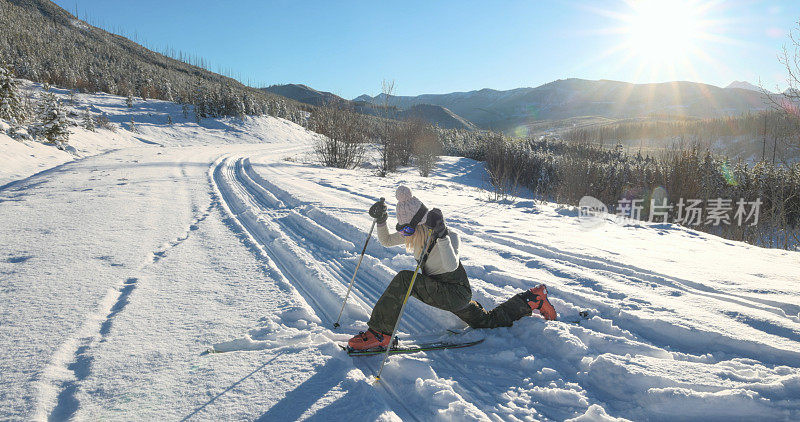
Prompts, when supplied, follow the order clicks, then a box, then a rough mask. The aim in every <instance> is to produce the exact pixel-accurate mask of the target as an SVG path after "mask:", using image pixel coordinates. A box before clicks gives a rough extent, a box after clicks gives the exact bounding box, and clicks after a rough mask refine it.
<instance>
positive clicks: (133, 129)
mask: <svg viewBox="0 0 800 422" xmlns="http://www.w3.org/2000/svg"><path fill="white" fill-rule="evenodd" d="M128 130H129V131H131V132H133V133H139V129H138V128H137V127H136V123H135V122H134V121H133V117H131V122H130V124H128Z"/></svg>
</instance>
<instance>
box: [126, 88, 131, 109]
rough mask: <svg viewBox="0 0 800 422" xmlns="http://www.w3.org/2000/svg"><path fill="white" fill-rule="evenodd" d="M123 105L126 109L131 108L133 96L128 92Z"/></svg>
mask: <svg viewBox="0 0 800 422" xmlns="http://www.w3.org/2000/svg"><path fill="white" fill-rule="evenodd" d="M125 105H126V106H128V108H133V94H131V92H130V91H128V96H127V97H126V98H125Z"/></svg>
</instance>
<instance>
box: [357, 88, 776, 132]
mask: <svg viewBox="0 0 800 422" xmlns="http://www.w3.org/2000/svg"><path fill="white" fill-rule="evenodd" d="M356 99H357V100H359V101H365V102H370V103H381V102H382V101H383V94H380V95H377V96H375V97H370V96H369V95H361V96H359V97H357V98H356ZM389 103H390V104H392V105H395V106H397V107H399V108H401V109H407V108H409V107H411V106H414V105H416V104H433V105H440V106H442V107H445V108H448V109H450V110H452V111H453V112H454V113H455V114H457V115H459V116H461V117H463V118H465V119H467V120H469V121H471V122H472V123H474V124H476V125H477V126H478V127H480V128H484V129H495V130H502V131H506V132H510V131H514V130H515V129H518V128H519V127H521V126H528V125H530V124H535V123H536V122H540V121H542V120H562V119H570V118H575V117H584V116H595V117H601V118H612V119H620V118H632V117H640V116H649V115H653V114H659V115H673V116H686V117H720V116H730V115H738V114H741V113H744V112H747V111H751V110H763V109H765V108H766V104H765V99H764V98H762V95H761V93H760V92H756V91H752V90H744V89H724V88H719V87H716V86H712V85H707V84H702V83H695V82H665V83H656V84H632V83H627V82H618V81H609V80H599V81H591V80H585V79H561V80H557V81H554V82H550V83H547V84H544V85H541V86H539V87H536V88H517V89H512V90H507V91H497V90H493V89H481V90H479V91H470V92H454V93H449V94H425V95H418V96H414V97H410V96H392V97H391V99H390V101H389Z"/></svg>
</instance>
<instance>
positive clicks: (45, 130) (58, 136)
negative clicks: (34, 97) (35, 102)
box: [36, 91, 69, 149]
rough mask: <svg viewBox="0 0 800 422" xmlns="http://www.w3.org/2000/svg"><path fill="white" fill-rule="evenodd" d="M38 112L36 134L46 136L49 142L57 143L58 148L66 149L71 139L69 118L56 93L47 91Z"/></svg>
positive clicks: (40, 102)
mask: <svg viewBox="0 0 800 422" xmlns="http://www.w3.org/2000/svg"><path fill="white" fill-rule="evenodd" d="M36 114H37V116H36V117H37V120H38V122H37V124H36V134H37V135H38V136H42V137H44V138H45V139H46V140H47V142H49V143H52V144H55V145H56V146H57V147H58V149H64V148H65V147H66V146H67V142H68V141H69V120H68V119H67V113H66V112H65V111H64V107H63V106H62V105H61V102H60V101H58V98H56V95H55V94H53V93H52V92H49V91H48V92H45V93H44V95H42V98H41V100H40V101H39V107H38V112H37V113H36Z"/></svg>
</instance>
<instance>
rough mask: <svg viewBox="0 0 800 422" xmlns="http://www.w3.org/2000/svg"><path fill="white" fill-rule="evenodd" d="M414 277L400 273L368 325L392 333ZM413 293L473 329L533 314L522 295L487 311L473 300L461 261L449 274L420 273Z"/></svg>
mask: <svg viewBox="0 0 800 422" xmlns="http://www.w3.org/2000/svg"><path fill="white" fill-rule="evenodd" d="M413 276H414V271H410V270H404V271H400V272H399V273H397V275H396V276H395V277H394V278H393V279H392V281H391V283H389V287H387V288H386V291H384V292H383V294H382V295H381V297H380V299H378V302H377V303H375V307H374V308H373V309H372V316H371V317H370V319H369V322H367V325H368V326H369V328H372V329H373V330H375V331H378V332H381V333H384V334H391V332H392V330H393V329H394V325H395V322H396V321H397V317H398V315H399V314H400V307H401V306H403V298H404V297H405V295H406V292H407V291H408V285H409V284H411V277H413ZM411 295H412V296H414V297H415V298H417V299H419V300H421V301H422V302H424V303H427V304H428V305H431V306H434V307H436V308H439V309H444V310H445V311H450V312H452V313H454V314H455V315H456V316H458V317H459V318H461V319H462V320H463V321H464V322H466V323H467V324H468V325H469V326H470V327H473V328H495V327H509V326H511V324H513V323H514V321H516V320H518V319H520V318H522V317H523V316H526V315H530V314H531V308H530V306H528V304H527V302H525V300H524V299H522V298H521V297H520V295H521V294H518V295H516V296H513V297H512V298H510V299H509V300H507V301H506V302H505V303H502V304H500V305H499V306H497V307H496V308H494V309H492V310H491V311H489V312H486V310H485V309H483V306H481V304H480V303H478V302H476V301H474V300H470V299H471V298H472V289H470V287H469V279H468V278H467V272H466V271H464V266H463V265H461V263H459V264H458V268H457V269H456V270H455V271H452V272H449V273H445V274H439V275H434V276H427V275H424V274H417V279H416V280H415V281H414V289H413V290H412V291H411Z"/></svg>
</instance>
